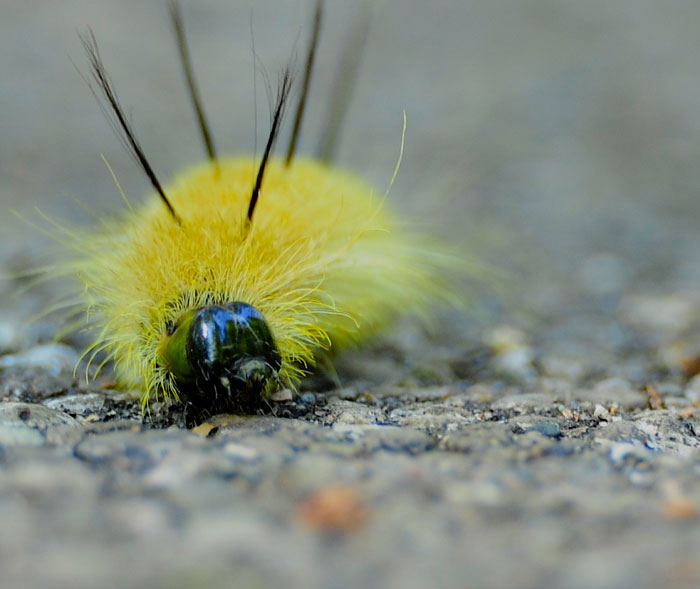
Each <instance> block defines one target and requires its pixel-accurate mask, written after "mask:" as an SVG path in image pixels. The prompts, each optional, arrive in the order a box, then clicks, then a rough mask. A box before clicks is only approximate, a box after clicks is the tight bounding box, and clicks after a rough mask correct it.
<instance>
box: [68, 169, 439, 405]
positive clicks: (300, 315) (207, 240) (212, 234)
mask: <svg viewBox="0 0 700 589" xmlns="http://www.w3.org/2000/svg"><path fill="white" fill-rule="evenodd" d="M258 166H259V162H257V161H255V160H254V159H252V158H249V157H239V158H230V159H220V160H218V161H217V162H216V163H207V164H203V165H200V166H197V167H194V168H192V169H190V170H188V171H186V172H185V173H183V174H181V175H180V176H178V177H177V178H176V179H175V181H174V182H172V183H171V184H170V185H169V186H166V187H165V193H166V194H167V195H168V199H169V200H170V202H171V203H172V205H173V208H174V209H175V211H176V212H177V214H178V216H179V217H180V218H181V220H182V223H181V225H180V224H178V223H177V221H176V220H175V219H174V218H173V216H172V215H171V214H170V213H169V211H168V210H167V208H166V207H165V206H164V205H163V202H162V201H161V200H160V199H159V198H158V197H157V196H156V195H155V194H154V195H152V196H151V197H150V198H149V199H148V200H147V201H146V202H145V203H144V204H143V205H142V206H141V207H137V208H134V209H133V210H129V211H127V212H125V213H124V214H123V216H121V217H120V218H119V219H118V220H116V221H107V222H105V223H103V224H102V226H101V228H100V230H99V232H98V231H93V232H89V233H85V234H82V235H81V234H77V235H76V234H71V235H72V239H73V246H74V247H75V250H76V251H77V252H78V253H77V255H76V256H75V259H74V260H73V261H71V262H70V264H69V266H70V267H71V269H72V271H73V272H75V273H76V274H77V276H78V277H79V279H80V280H81V281H82V282H83V284H84V295H85V301H86V306H87V307H88V312H89V315H90V317H91V320H92V321H93V322H94V323H95V324H96V325H97V335H96V339H95V341H94V343H93V344H92V346H91V348H90V350H91V351H92V352H94V353H97V352H100V351H105V352H106V353H107V358H108V359H110V360H112V361H113V362H114V366H115V371H116V375H117V378H118V380H119V381H120V383H122V384H123V385H128V386H135V387H138V388H139V389H140V390H143V391H144V392H143V396H142V402H143V404H144V405H146V404H147V403H148V401H149V400H150V399H153V398H158V397H160V396H161V395H163V396H164V397H165V398H169V397H175V398H177V397H178V390H177V388H176V384H175V382H174V379H173V378H170V376H169V374H168V371H167V369H166V368H165V366H164V365H163V363H162V362H161V360H160V359H159V346H160V345H161V343H162V341H163V340H164V338H165V337H167V326H168V323H169V322H176V321H177V320H178V318H179V317H180V316H182V315H183V314H184V313H185V312H186V311H188V310H190V309H194V308H199V307H203V306H206V305H212V304H223V303H228V302H233V301H241V302H245V303H248V304H250V305H252V306H254V307H255V308H257V309H258V310H259V311H260V312H261V313H262V314H263V315H264V317H265V319H266V320H267V323H268V325H269V327H270V329H271V331H272V333H273V336H274V338H275V340H276V342H277V345H278V348H279V351H280V354H281V356H282V368H281V370H280V379H281V381H282V382H283V383H284V384H285V385H287V386H291V387H294V386H295V385H296V383H298V381H299V379H300V378H301V377H302V376H303V375H304V374H305V373H306V371H307V369H309V368H310V367H312V366H314V364H315V363H317V362H318V360H319V359H320V358H321V357H322V356H323V355H324V354H326V353H328V352H329V351H331V350H332V351H336V350H338V349H340V348H342V347H345V346H347V345H348V344H350V343H353V342H359V341H361V340H363V339H365V338H366V337H368V336H369V335H371V334H373V333H375V332H376V331H377V330H379V329H381V328H382V327H384V326H386V325H387V323H388V322H390V321H391V320H392V319H393V318H394V317H395V316H396V315H397V314H399V313H401V314H405V313H414V314H426V315H427V314H429V311H430V308H432V307H433V306H434V305H435V303H436V300H439V299H441V298H444V293H445V289H444V282H443V280H442V278H443V277H444V270H445V257H444V256H442V255H441V254H440V253H439V250H436V249H435V248H434V247H433V245H432V244H431V243H429V241H428V240H427V239H426V238H424V237H423V236H420V235H418V234H416V233H414V232H412V231H410V230H408V229H407V228H406V227H405V226H403V225H402V223H401V222H399V220H398V219H397V218H396V217H395V216H394V215H393V214H392V213H391V212H390V211H389V210H387V207H386V205H385V203H384V202H383V200H384V199H383V198H377V197H376V196H375V195H374V193H373V191H372V189H371V188H370V187H369V186H368V185H367V184H366V183H364V182H363V181H362V180H360V179H359V178H357V177H356V176H354V175H352V174H350V173H348V172H345V171H342V170H339V169H336V168H333V167H330V166H327V165H325V164H323V163H319V162H316V161H312V160H308V159H303V158H300V159H296V160H294V161H293V162H292V163H291V165H290V166H288V167H285V166H284V164H283V162H281V161H279V160H276V159H272V160H271V161H270V162H269V163H268V166H267V168H266V170H265V177H264V181H263V185H262V190H261V193H260V200H259V203H258V205H257V208H256V210H255V215H254V217H253V220H252V223H249V222H248V219H247V216H246V213H247V208H248V203H249V200H250V192H251V186H252V184H253V181H254V178H255V174H256V172H257V169H258ZM88 353H90V351H88ZM93 355H94V354H93Z"/></svg>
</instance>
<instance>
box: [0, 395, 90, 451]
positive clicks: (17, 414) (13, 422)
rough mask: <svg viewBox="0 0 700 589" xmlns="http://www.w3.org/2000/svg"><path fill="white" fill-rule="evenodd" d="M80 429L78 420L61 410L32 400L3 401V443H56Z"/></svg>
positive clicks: (0, 420)
mask: <svg viewBox="0 0 700 589" xmlns="http://www.w3.org/2000/svg"><path fill="white" fill-rule="evenodd" d="M79 433H80V425H79V424H78V422H77V421H76V420H75V419H73V418H72V417H70V416H69V415H66V414H65V413H61V412H60V411H54V410H52V409H49V408H48V407H44V406H43V405H35V404H32V403H0V445H2V446H44V445H47V444H49V445H56V444H61V443H62V442H63V441H64V438H65V440H66V441H71V440H73V439H74V438H75V436H76V434H79ZM76 441H77V440H76Z"/></svg>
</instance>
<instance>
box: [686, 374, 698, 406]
mask: <svg viewBox="0 0 700 589" xmlns="http://www.w3.org/2000/svg"><path fill="white" fill-rule="evenodd" d="M683 394H684V395H685V396H686V398H687V399H688V400H689V401H690V402H691V403H698V402H700V374H698V375H696V376H694V377H693V378H691V379H690V380H689V381H688V384H687V385H686V387H685V391H684V393H683Z"/></svg>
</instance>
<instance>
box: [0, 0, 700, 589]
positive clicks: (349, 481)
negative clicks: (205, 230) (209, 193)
mask: <svg viewBox="0 0 700 589" xmlns="http://www.w3.org/2000/svg"><path fill="white" fill-rule="evenodd" d="M234 4H236V5H235V6H231V5H230V4H229V3H225V2H219V1H214V0H212V1H208V2H204V3H197V4H195V3H189V4H186V5H185V8H186V14H187V18H188V28H189V29H190V34H191V47H192V50H193V53H194V54H195V56H197V55H198V56H199V57H195V65H196V67H197V72H198V76H199V78H200V82H201V86H202V90H203V94H204V95H205V97H206V100H207V105H208V110H209V111H210V116H211V119H212V120H213V121H215V122H216V124H215V129H216V135H217V138H218V139H219V141H220V144H221V146H222V150H223V151H229V150H230V151H237V150H246V151H249V150H250V147H251V145H250V144H251V142H252V141H251V138H252V137H253V133H254V124H253V122H252V119H253V117H252V115H251V116H245V117H241V116H238V117H232V116H231V113H253V111H254V108H253V93H252V90H251V86H252V73H251V61H252V58H251V49H250V31H251V28H252V29H253V31H254V34H255V44H256V51H257V52H258V53H259V54H260V55H261V58H262V60H263V61H264V62H265V64H266V65H267V68H268V69H269V71H270V72H275V71H276V68H278V67H279V66H280V65H281V64H283V63H284V62H285V61H286V60H287V59H288V56H289V51H290V47H293V46H294V44H295V43H297V44H298V45H300V46H303V44H304V38H305V37H304V30H305V28H304V27H305V24H304V23H305V20H306V15H307V13H308V8H309V3H308V2H302V1H301V0H300V1H298V2H296V1H294V2H285V3H275V5H273V4H272V3H264V4H263V3H256V5H255V7H254V8H253V4H254V3H253V2H239V3H234ZM352 12H353V11H352V7H351V5H350V3H341V2H330V3H329V9H328V11H327V29H326V30H327V33H325V35H326V36H325V43H326V47H327V50H324V52H323V53H322V54H321V59H320V64H319V65H320V67H319V75H318V77H317V79H316V82H315V84H317V87H318V89H319V90H317V93H316V94H315V95H314V97H313V98H312V101H311V103H310V109H311V110H310V112H312V113H313V112H314V108H315V109H317V112H319V111H322V110H323V104H324V102H323V100H324V98H325V96H326V94H327V92H325V91H324V90H322V89H323V88H327V87H328V84H329V83H330V79H331V78H332V76H333V73H334V70H333V68H334V65H335V64H336V63H337V58H338V53H339V47H340V46H341V45H342V38H343V36H344V34H345V32H346V29H347V22H348V19H350V18H351V17H352ZM164 13H165V10H164V7H163V5H162V3H160V2H153V3H139V2H135V1H133V2H119V3H117V2H113V3H110V2H90V3H86V2H78V1H65V2H60V3H54V2H49V1H48V0H47V1H44V2H37V3H32V4H29V3H23V2H19V1H17V2H11V1H6V2H4V3H2V4H0V14H1V15H2V17H1V18H0V75H1V76H2V79H3V80H4V84H3V89H2V102H1V103H0V122H1V124H2V133H0V195H2V196H1V197H0V198H2V205H3V207H4V208H5V209H6V210H9V209H16V210H18V211H19V214H20V215H21V216H22V217H24V218H26V219H28V220H29V221H30V222H32V221H34V220H36V218H37V214H36V213H34V211H33V207H34V206H40V207H41V210H43V211H46V212H48V213H49V214H50V215H52V216H56V217H57V218H60V219H68V220H69V221H70V222H73V221H75V222H76V223H85V222H88V220H89V214H88V212H86V210H85V208H83V207H81V206H80V205H78V204H76V202H75V200H76V199H77V200H78V201H80V202H82V203H89V205H88V206H87V209H90V210H97V211H99V212H101V213H102V214H104V213H105V212H106V213H109V211H114V210H117V208H118V207H119V206H120V201H119V197H118V194H117V192H116V191H115V190H114V189H113V186H112V183H111V178H110V176H109V173H108V172H107V171H106V170H105V169H104V166H103V165H102V162H101V161H100V159H99V155H98V154H99V153H100V152H104V153H105V155H106V157H107V159H108V160H109V161H110V163H111V164H112V166H113V167H114V169H115V172H116V173H117V175H118V177H119V178H120V181H121V183H122V185H123V186H124V188H125V190H126V192H127V193H128V194H130V195H132V194H135V195H138V194H141V193H143V192H145V191H146V186H145V184H144V181H143V179H142V178H141V177H140V176H139V175H138V171H137V170H136V169H135V168H134V167H133V165H132V163H131V162H130V161H129V159H128V156H126V155H125V154H123V153H122V152H120V151H119V149H120V146H119V144H118V141H116V140H115V139H114V138H113V137H112V136H110V131H109V128H108V126H107V125H106V124H105V123H104V121H103V120H102V119H101V115H100V113H99V109H98V108H97V107H95V105H94V104H93V103H92V97H91V96H90V94H89V92H88V91H87V90H86V88H85V87H84V84H83V83H82V81H81V80H80V77H79V76H78V75H77V74H76V73H75V71H74V69H73V67H72V65H71V60H73V61H74V62H75V63H76V64H77V66H78V68H79V69H84V68H83V63H84V61H83V59H82V55H81V53H80V48H79V43H78V42H77V40H76V37H75V28H76V27H83V26H85V25H86V24H90V25H91V26H92V27H93V28H94V30H95V33H96V35H97V37H98V39H100V41H101V46H102V53H103V56H104V58H105V61H106V63H107V65H108V67H109V69H110V71H111V72H112V75H113V77H114V79H115V83H116V84H117V87H118V88H119V91H120V94H121V96H122V100H123V102H124V103H125V104H128V105H129V106H130V107H133V113H134V121H135V125H136V127H137V129H138V131H139V135H140V137H141V138H142V142H143V143H144V147H145V149H146V150H147V151H148V152H149V153H152V154H153V156H152V157H153V160H154V165H155V167H156V168H157V169H158V170H162V174H163V175H164V176H165V177H168V175H169V174H172V173H173V172H175V171H176V170H177V169H178V168H179V167H181V166H182V165H185V164H186V163H188V162H191V161H196V159H197V158H199V157H201V155H200V154H199V150H200V146H199V143H198V137H197V136H196V129H195V127H194V125H193V123H192V119H191V116H190V112H189V107H188V104H187V96H186V95H185V93H184V90H183V89H182V88H181V79H180V73H179V71H178V69H177V68H178V64H177V61H176V57H175V54H174V51H173V42H172V39H170V38H169V35H170V31H169V29H168V26H167V22H166V19H165V17H164ZM251 15H252V17H251ZM698 19H700V4H697V3H696V2H691V1H687V2H682V1H678V2H675V1H674V2H671V3H662V2H658V1H656V2H654V1H650V0H648V1H641V2H640V1H632V0H622V1H619V2H615V3H609V2H604V1H603V0H593V1H591V2H586V3H581V2H574V1H573V0H571V1H567V0H564V1H561V0H559V1H554V0H527V1H526V2H519V3H512V2H506V1H505V0H504V1H500V0H496V1H489V2H485V1H484V2H481V1H476V2H469V3H465V2H461V1H454V2H453V1H448V0H441V1H440V2H438V3H437V4H436V5H435V6H433V4H430V6H428V4H427V3H422V2H418V1H415V2H413V1H411V2H403V1H402V2H399V1H398V0H393V1H392V0H388V1H387V2H385V3H383V4H382V5H381V6H380V7H379V8H377V9H376V11H375V21H374V23H373V26H372V29H371V31H370V40H369V43H368V46H367V48H366V52H365V60H364V65H363V69H362V75H361V78H360V81H359V83H358V86H357V88H356V93H355V101H354V102H353V106H352V109H351V110H350V112H349V113H348V125H347V130H346V133H345V135H344V137H343V141H342V143H341V146H340V153H339V161H341V162H342V163H343V164H346V165H348V167H350V168H352V169H355V170H358V171H361V172H362V173H363V175H365V176H367V177H368V178H369V179H370V180H372V181H373V182H375V183H376V184H377V185H378V186H385V185H386V183H387V182H388V178H389V177H390V175H391V170H392V169H393V165H394V161H395V158H396V152H397V151H398V139H399V137H400V127H401V110H402V109H404V108H405V109H406V111H407V114H408V120H409V130H408V134H407V139H406V141H407V143H406V156H405V159H404V162H403V168H402V171H401V174H400V176H399V179H398V180H397V183H396V185H395V186H394V188H393V191H392V195H391V199H393V204H394V205H395V206H396V207H397V208H399V209H401V210H402V211H404V212H405V213H406V214H407V215H409V216H413V217H415V218H420V219H422V220H423V221H424V223H425V224H426V225H427V226H428V229H427V230H431V227H432V231H434V232H435V233H440V234H441V235H443V238H445V239H447V240H448V241H449V242H450V243H454V244H455V245H456V247H458V248H462V249H463V250H464V252H465V253H468V255H470V256H473V257H475V258H476V259H479V260H480V261H481V262H483V264H485V265H487V266H488V267H490V268H493V269H494V270H495V271H494V273H493V274H494V278H493V279H492V280H490V281H488V283H487V284H482V285H476V286H475V285H469V286H468V287H465V293H464V295H465V299H466V298H467V297H469V300H470V305H469V309H468V310H467V311H465V312H455V311H452V312H449V311H448V312H441V314H438V318H437V319H436V322H435V325H434V327H433V329H431V330H427V329H425V328H422V327H420V326H418V325H416V324H415V323H413V322H411V321H410V320H406V321H405V322H402V323H401V324H400V325H397V326H396V327H395V328H394V329H393V330H392V331H391V332H390V333H388V334H386V335H385V336H384V337H382V338H381V339H380V340H378V341H376V342H374V343H373V344H372V345H370V346H369V347H368V348H365V349H363V350H357V351H352V352H348V353H346V354H344V355H342V356H341V357H340V358H338V366H337V369H338V379H339V382H340V383H341V386H340V387H338V385H337V384H335V382H333V381H331V380H330V379H329V378H327V377H324V376H323V375H315V376H313V377H310V378H309V379H308V380H307V381H306V382H304V384H303V386H302V389H301V390H300V391H299V394H298V395H297V396H296V397H295V398H293V399H292V400H286V401H281V402H277V403H274V404H273V406H272V407H271V408H270V409H269V411H267V412H266V414H264V415H256V416H230V415H219V416H215V417H212V418H211V419H209V420H208V421H206V422H205V423H202V424H201V425H199V426H198V427H196V428H195V429H194V430H186V429H183V428H182V427H181V425H182V412H181V411H180V409H179V408H178V407H173V406H164V405H157V404H156V405H154V406H152V408H151V412H150V414H147V415H146V416H143V417H142V415H141V412H140V405H139V403H138V402H137V401H134V400H133V398H132V397H130V396H129V394H128V391H126V392H124V391H116V390H114V389H113V388H112V381H111V378H110V373H109V369H107V370H106V371H104V373H102V374H101V375H99V376H98V377H97V378H95V379H90V380H88V381H86V380H85V378H84V377H83V376H82V374H83V371H78V372H77V373H74V370H73V369H74V366H75V365H76V363H77V362H78V358H79V355H80V350H81V346H82V344H83V343H84V342H82V341H81V340H80V338H79V337H77V336H73V337H64V338H63V339H61V340H60V343H57V340H56V337H57V333H58V332H59V329H60V326H59V325H57V323H56V322H55V321H54V320H53V319H51V318H42V319H36V318H35V316H36V314H37V313H39V312H41V311H42V310H45V309H47V307H48V306H49V305H50V301H51V300H52V297H53V295H54V294H55V293H54V290H55V289H56V288H57V287H56V286H54V285H52V284H46V285H41V286H38V287H35V288H32V289H29V290H27V289H26V286H27V281H26V279H24V278H21V277H19V274H21V271H22V270H23V269H26V268H32V267H36V266H37V265H41V263H43V262H42V260H43V259H44V254H43V253H42V252H45V251H46V249H47V242H46V241H44V242H42V239H41V235H40V234H39V233H38V232H35V231H34V230H31V229H28V228H27V226H26V225H25V224H22V223H19V222H16V221H15V220H14V218H12V217H10V216H9V215H3V219H2V225H1V228H2V232H3V233H2V234H3V236H4V237H3V241H2V244H1V246H0V260H1V262H0V266H1V269H0V271H2V273H3V275H4V276H6V277H7V276H15V278H6V279H5V280H4V281H2V282H0V295H2V296H1V297H0V301H1V305H0V353H1V354H2V355H0V400H2V403H0V514H1V518H2V519H1V521H2V522H3V525H2V526H0V581H1V582H2V586H3V587H11V586H22V587H27V586H35V587H40V586H42V587H43V586H47V585H50V586H56V587H63V586H65V587H93V586H95V585H100V586H103V587H112V586H124V585H125V584H133V585H135V586H154V587H158V586H163V587H171V586H177V587H189V586H201V585H207V586H211V587H219V586H221V587H231V586H241V587H264V586H279V585H286V586H293V587H297V586H299V587H301V586H304V587H354V586H365V587H366V586H388V587H418V586H431V587H432V586H434V587H441V586H445V587H452V586H459V587H464V586H467V587H501V586H514V587H571V588H575V587H581V588H584V587H585V588H589V587H635V588H637V587H658V586H664V587H679V588H680V587H697V586H700V556H699V555H700V527H699V523H700V480H699V479H700V437H699V435H698V434H699V433H700V376H695V375H696V374H697V373H698V372H700V356H699V354H700V313H699V311H700V268H699V267H698V263H697V252H698V251H700V243H699V240H700V237H699V236H698V233H697V231H696V230H695V224H696V219H697V214H698V212H699V211H700V205H699V204H698V200H697V191H698V187H700V171H699V170H700V168H698V166H697V161H699V160H700V62H698V60H697V55H698V50H699V49H700V47H698V36H697V22H699V20H698ZM251 20H252V25H251ZM300 31H301V32H300ZM207 56H208V57H211V59H207ZM213 57H216V59H214V58H213ZM241 88H243V89H244V91H241ZM260 93H261V94H264V92H262V90H261V92H260ZM163 96H168V97H169V100H168V101H164V100H163ZM259 102H260V105H259V110H260V117H259V118H260V124H259V126H260V127H261V128H264V127H265V126H266V119H265V118H264V117H265V116H266V114H267V113H266V106H265V103H264V96H261V97H260V99H259ZM321 120H322V116H320V115H319V116H317V117H314V116H312V117H310V118H309V124H308V126H307V128H306V129H305V135H304V137H303V139H302V148H303V149H305V150H307V151H312V150H313V146H314V138H315V137H318V134H319V130H320V128H321ZM258 145H260V141H258ZM224 146H225V147H224ZM48 249H50V246H48Z"/></svg>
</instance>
